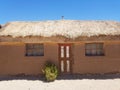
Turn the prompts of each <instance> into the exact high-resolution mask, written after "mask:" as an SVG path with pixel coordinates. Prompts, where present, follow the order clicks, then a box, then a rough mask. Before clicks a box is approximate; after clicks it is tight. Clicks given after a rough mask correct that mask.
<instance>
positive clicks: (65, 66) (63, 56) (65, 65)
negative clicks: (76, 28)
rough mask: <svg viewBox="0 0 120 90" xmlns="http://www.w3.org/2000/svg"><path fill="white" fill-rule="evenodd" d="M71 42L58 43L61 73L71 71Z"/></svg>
mask: <svg viewBox="0 0 120 90" xmlns="http://www.w3.org/2000/svg"><path fill="white" fill-rule="evenodd" d="M71 57H72V55H71V44H59V63H60V72H61V73H71V67H72V66H71Z"/></svg>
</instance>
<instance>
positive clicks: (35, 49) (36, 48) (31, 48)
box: [26, 44, 44, 56]
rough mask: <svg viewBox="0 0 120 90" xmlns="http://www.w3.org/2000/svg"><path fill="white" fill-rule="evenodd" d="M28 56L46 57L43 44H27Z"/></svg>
mask: <svg viewBox="0 0 120 90" xmlns="http://www.w3.org/2000/svg"><path fill="white" fill-rule="evenodd" d="M26 55H27V56H43V55H44V46H43V44H27V45H26Z"/></svg>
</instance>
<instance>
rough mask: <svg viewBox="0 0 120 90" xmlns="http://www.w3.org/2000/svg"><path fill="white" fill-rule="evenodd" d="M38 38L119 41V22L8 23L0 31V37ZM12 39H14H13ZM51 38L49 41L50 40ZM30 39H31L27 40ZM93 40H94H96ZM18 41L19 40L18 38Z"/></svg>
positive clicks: (46, 39)
mask: <svg viewBox="0 0 120 90" xmlns="http://www.w3.org/2000/svg"><path fill="white" fill-rule="evenodd" d="M6 36H7V37H9V38H10V37H11V38H12V40H13V41H14V40H16V38H17V39H18V38H19V37H22V38H26V37H27V38H28V37H37V38H38V37H39V40H40V39H42V40H45V41H57V40H60V39H61V40H62V41H71V40H74V41H75V40H76V41H81V40H94V39H95V38H97V39H98V40H104V39H105V40H110V39H111V40H115V39H116V40H120V22H116V21H78V20H58V21H40V22H39V21H38V22H9V23H7V24H5V25H4V26H3V28H2V29H0V37H2V38H3V37H4V38H5V37H6ZM13 38H14V39H13ZM50 38H51V40H50ZM29 39H32V38H29ZM97 39H95V40H97ZM19 40H21V39H20V38H19Z"/></svg>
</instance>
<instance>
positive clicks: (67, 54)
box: [66, 46, 70, 58]
mask: <svg viewBox="0 0 120 90" xmlns="http://www.w3.org/2000/svg"><path fill="white" fill-rule="evenodd" d="M69 54H70V46H66V57H67V58H68V57H69Z"/></svg>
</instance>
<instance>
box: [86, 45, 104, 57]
mask: <svg viewBox="0 0 120 90" xmlns="http://www.w3.org/2000/svg"><path fill="white" fill-rule="evenodd" d="M85 55H86V56H103V55H104V51H103V43H87V44H86V45H85Z"/></svg>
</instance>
